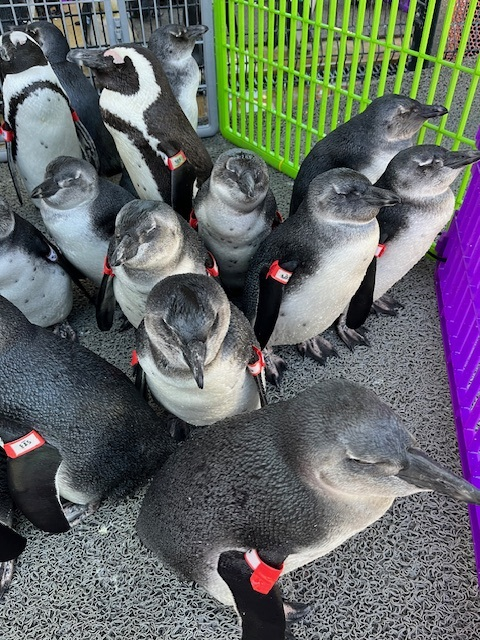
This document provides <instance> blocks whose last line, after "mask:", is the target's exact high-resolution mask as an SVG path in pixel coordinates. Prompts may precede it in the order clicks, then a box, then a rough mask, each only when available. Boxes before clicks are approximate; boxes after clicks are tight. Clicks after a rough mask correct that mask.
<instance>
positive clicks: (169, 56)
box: [148, 24, 208, 130]
mask: <svg viewBox="0 0 480 640" xmlns="http://www.w3.org/2000/svg"><path fill="white" fill-rule="evenodd" d="M206 31H208V27H207V26H206V25H203V24H194V25H191V26H189V27H186V26H184V25H181V24H165V25H162V26H161V27H159V28H158V29H156V30H155V31H154V32H153V33H152V35H151V36H150V39H149V41H148V48H149V49H150V51H152V52H153V53H154V54H155V56H156V57H157V58H158V60H160V62H161V63H162V67H163V70H164V71H165V74H166V76H167V78H168V81H169V83H170V87H171V88H172V91H173V95H174V96H175V98H176V99H177V100H178V104H179V105H180V106H181V107H182V110H183V113H184V114H185V115H186V116H187V118H188V120H189V122H190V124H191V125H192V127H193V128H194V129H195V130H196V129H197V126H198V104H197V92H198V86H199V84H200V81H201V73H200V69H199V67H198V64H197V61H196V60H195V58H194V57H193V55H192V53H193V49H194V47H195V41H196V40H197V38H199V37H200V36H202V35H203V34H204V33H205V32H206Z"/></svg>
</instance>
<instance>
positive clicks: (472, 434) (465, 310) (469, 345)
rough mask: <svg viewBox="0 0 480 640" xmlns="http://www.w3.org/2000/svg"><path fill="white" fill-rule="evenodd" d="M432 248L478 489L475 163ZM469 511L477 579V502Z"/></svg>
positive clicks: (469, 474) (479, 307) (478, 171)
mask: <svg viewBox="0 0 480 640" xmlns="http://www.w3.org/2000/svg"><path fill="white" fill-rule="evenodd" d="M477 147H478V148H479V149H480V129H479V130H478V133H477ZM437 251H438V253H439V255H440V256H443V257H444V258H446V262H442V263H440V262H439V263H438V265H437V269H436V278H435V281H436V288H437V298H438V308H439V312H440V324H441V327H442V335H443V342H444V346H445V360H446V364H447V372H448V379H449V383H450V393H451V396H452V404H453V414H454V418H455V424H456V428H457V437H458V445H459V450H460V457H461V461H462V467H463V474H464V476H465V478H466V479H467V480H469V481H470V482H471V483H472V484H474V485H476V486H477V487H479V488H480V162H479V163H477V164H476V165H474V166H473V168H472V179H471V181H470V184H469V186H468V189H467V192H466V194H465V199H464V201H463V203H462V206H461V207H460V209H459V210H458V211H457V212H456V213H455V215H454V217H453V220H452V222H451V224H450V227H449V228H448V231H446V232H445V233H443V234H442V236H441V238H440V239H439V241H438V243H437ZM469 513H470V521H471V525H472V536H473V546H474V550H475V558H476V561H477V575H478V581H479V584H480V507H474V506H469Z"/></svg>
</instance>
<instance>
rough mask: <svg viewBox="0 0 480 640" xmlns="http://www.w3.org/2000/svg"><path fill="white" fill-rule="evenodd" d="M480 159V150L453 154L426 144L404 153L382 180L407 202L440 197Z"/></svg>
mask: <svg viewBox="0 0 480 640" xmlns="http://www.w3.org/2000/svg"><path fill="white" fill-rule="evenodd" d="M478 160H480V151H478V150H476V149H466V150H461V151H449V150H448V149H444V148H443V147H439V146H437V145H434V144H423V145H417V146H414V147H409V148H408V149H404V150H403V151H400V152H399V153H398V154H397V155H396V156H395V157H394V158H392V160H391V161H390V163H389V165H388V166H387V168H386V170H385V173H384V175H383V176H382V178H381V179H380V180H379V184H382V186H388V188H391V189H393V190H394V191H395V192H396V193H398V195H399V196H400V197H401V198H402V199H403V200H406V201H408V200H417V199H425V198H431V197H435V196H438V195H440V194H442V193H444V192H445V191H446V190H447V189H449V188H450V185H451V184H452V182H453V181H454V180H455V178H456V177H457V176H458V175H459V174H460V173H461V171H462V170H463V169H464V168H465V167H466V166H467V165H469V164H472V163H473V162H477V161H478Z"/></svg>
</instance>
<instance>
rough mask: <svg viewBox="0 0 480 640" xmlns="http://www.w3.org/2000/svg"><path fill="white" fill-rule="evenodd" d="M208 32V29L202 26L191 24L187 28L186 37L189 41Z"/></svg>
mask: <svg viewBox="0 0 480 640" xmlns="http://www.w3.org/2000/svg"><path fill="white" fill-rule="evenodd" d="M206 31H208V27H207V26H206V25H204V24H193V25H192V26H190V27H187V36H188V38H189V39H190V40H193V39H195V40H196V39H197V38H199V37H200V36H203V34H204V33H205V32H206Z"/></svg>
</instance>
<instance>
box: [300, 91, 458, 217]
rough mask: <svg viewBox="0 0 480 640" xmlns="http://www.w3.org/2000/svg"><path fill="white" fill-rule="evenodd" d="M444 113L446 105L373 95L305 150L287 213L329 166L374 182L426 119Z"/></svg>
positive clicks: (411, 140) (400, 97) (409, 145)
mask: <svg viewBox="0 0 480 640" xmlns="http://www.w3.org/2000/svg"><path fill="white" fill-rule="evenodd" d="M446 113H448V111H447V109H445V107H442V106H439V105H428V104H421V103H420V102H418V101H417V100H413V99H412V98H408V97H407V96H401V95H396V94H387V95H384V96H382V97H380V98H376V99H375V100H373V102H371V103H370V104H369V105H368V106H367V108H366V109H365V111H362V113H359V114H358V115H356V116H354V117H353V118H351V119H350V120H349V121H348V122H345V123H344V124H342V125H340V126H339V127H337V128H336V129H334V130H333V131H330V133H329V134H328V135H327V136H325V138H323V139H322V140H319V141H318V142H317V144H316V145H315V146H314V147H313V148H312V149H311V151H310V152H309V153H308V155H307V156H306V158H305V159H304V161H303V162H302V164H301V166H300V170H299V172H298V174H297V177H296V178H295V181H294V183H293V191H292V199H291V202H290V215H292V214H293V213H295V212H296V211H297V209H298V207H299V206H300V203H301V202H302V200H303V199H304V197H305V196H306V194H307V189H308V185H309V184H310V182H311V181H312V180H313V178H314V177H315V176H318V175H319V174H320V173H324V172H325V171H328V170H329V169H334V168H335V167H348V168H349V169H354V170H355V171H358V172H360V173H363V175H365V176H367V178H368V179H369V180H370V181H371V182H376V180H378V179H379V178H380V176H381V175H382V173H383V172H384V171H385V169H386V167H387V165H388V163H389V162H390V160H391V159H392V158H393V157H394V156H395V155H396V154H397V153H398V152H399V151H401V150H402V149H406V148H407V147H411V146H412V145H413V137H414V135H415V134H416V133H417V132H418V130H419V129H420V127H421V126H422V125H423V124H424V122H425V121H426V120H428V119H429V118H436V117H438V116H443V115H445V114H446Z"/></svg>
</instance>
